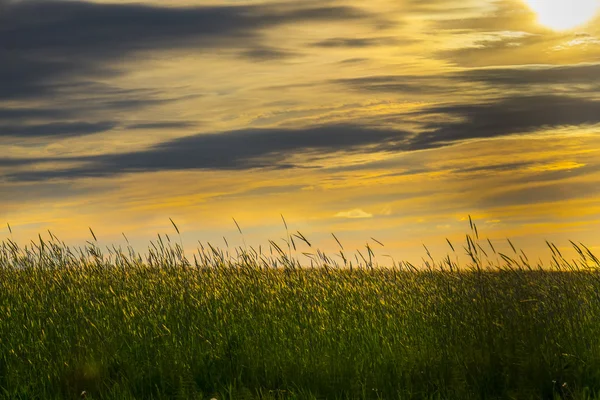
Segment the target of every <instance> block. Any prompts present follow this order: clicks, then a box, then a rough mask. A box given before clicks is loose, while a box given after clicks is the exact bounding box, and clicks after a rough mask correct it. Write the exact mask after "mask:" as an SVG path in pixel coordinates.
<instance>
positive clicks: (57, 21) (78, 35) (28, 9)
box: [0, 0, 372, 100]
mask: <svg viewBox="0 0 600 400" xmlns="http://www.w3.org/2000/svg"><path fill="white" fill-rule="evenodd" d="M371 17H372V16H370V15H368V14H366V13H364V12H362V11H360V10H359V9H356V8H351V7H342V6H319V7H310V6H308V7H307V6H304V7H294V6H290V5H279V6H277V5H268V6H267V5H262V6H261V5H254V6H251V5H237V6H223V7H156V6H150V5H141V4H134V3H127V4H117V3H113V4H111V3H91V2H85V1H56V0H49V1H46V0H31V1H19V2H4V3H3V4H2V13H0V59H1V60H2V63H0V81H1V82H2V85H1V86H0V100H1V99H18V98H31V97H38V96H43V95H51V94H53V93H55V92H56V91H57V90H60V89H61V88H64V87H65V86H67V87H68V85H69V83H72V82H73V81H76V80H77V78H82V77H89V76H111V75H115V74H119V73H120V71H119V70H118V69H117V67H116V66H115V65H113V64H112V63H113V62H114V61H116V60H118V61H119V63H118V64H119V65H123V61H124V60H127V57H128V56H131V55H132V54H134V53H136V54H139V53H141V52H147V51H156V50H173V49H184V48H190V49H194V51H202V50H207V49H214V48H219V49H223V48H229V49H233V50H239V52H240V53H241V54H242V55H243V56H246V57H256V58H259V59H261V60H264V59H265V57H266V56H269V57H270V58H273V56H274V55H281V54H283V52H281V51H277V50H276V49H268V51H267V50H265V47H264V46H262V43H261V38H262V33H263V32H264V31H265V30H267V29H269V28H272V27H275V26H278V25H283V24H292V23H299V22H309V21H346V20H357V19H361V18H363V19H369V18H371ZM261 49H262V50H261Z"/></svg>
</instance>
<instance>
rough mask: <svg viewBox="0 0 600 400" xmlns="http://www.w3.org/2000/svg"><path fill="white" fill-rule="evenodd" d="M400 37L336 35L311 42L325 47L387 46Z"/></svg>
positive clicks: (395, 42) (406, 41)
mask: <svg viewBox="0 0 600 400" xmlns="http://www.w3.org/2000/svg"><path fill="white" fill-rule="evenodd" d="M413 42H414V41H408V40H405V41H403V44H406V43H413ZM397 43H398V39H396V38H393V37H363V38H356V37H334V38H329V39H325V40H321V41H318V42H314V43H312V44H311V46H313V47H324V48H338V47H339V48H344V47H347V48H366V47H375V46H385V45H393V44H397Z"/></svg>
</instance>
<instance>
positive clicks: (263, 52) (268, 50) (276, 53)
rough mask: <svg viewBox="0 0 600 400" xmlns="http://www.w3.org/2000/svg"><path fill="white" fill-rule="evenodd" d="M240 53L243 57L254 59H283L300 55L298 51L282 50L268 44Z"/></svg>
mask: <svg viewBox="0 0 600 400" xmlns="http://www.w3.org/2000/svg"><path fill="white" fill-rule="evenodd" d="M240 54H241V55H242V56H243V57H246V58H249V59H251V60H253V61H274V60H283V59H286V58H291V57H294V56H297V55H298V53H296V52H293V51H289V50H282V49H277V48H273V47H267V46H261V47H256V48H253V49H249V50H244V51H242V52H241V53H240Z"/></svg>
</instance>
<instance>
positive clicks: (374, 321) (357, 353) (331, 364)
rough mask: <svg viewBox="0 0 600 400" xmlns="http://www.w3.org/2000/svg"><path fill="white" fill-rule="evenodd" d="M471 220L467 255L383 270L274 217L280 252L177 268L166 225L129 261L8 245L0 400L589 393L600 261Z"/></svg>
mask: <svg viewBox="0 0 600 400" xmlns="http://www.w3.org/2000/svg"><path fill="white" fill-rule="evenodd" d="M171 222H172V223H173V226H174V228H175V229H176V230H177V233H178V234H179V229H178V228H177V225H175V223H174V222H173V221H171ZM284 223H285V220H284ZM236 224H237V223H236ZM470 224H471V233H470V234H468V235H467V236H466V239H465V245H464V248H463V250H464V251H465V252H466V254H467V255H468V257H469V263H468V264H466V265H458V263H457V261H454V260H453V259H452V258H451V257H450V255H448V256H447V257H446V258H445V259H443V260H441V261H439V262H438V261H435V260H434V259H433V257H431V254H430V253H429V251H428V250H427V248H425V249H426V252H427V254H428V259H424V265H423V267H422V268H418V267H416V266H414V265H412V264H410V263H406V262H396V261H393V263H392V265H391V266H388V267H381V266H379V265H377V263H376V261H375V252H374V250H373V249H372V247H371V246H370V245H369V244H367V245H366V253H365V254H362V253H360V255H361V258H362V260H361V259H359V258H358V257H357V258H356V260H357V262H356V263H355V264H353V263H352V260H351V259H350V258H349V257H348V256H347V253H345V252H344V248H343V246H342V244H341V243H340V242H339V241H338V240H337V238H335V235H334V238H335V239H336V241H337V242H338V244H339V247H340V253H339V255H340V257H338V258H340V259H341V264H338V262H337V261H336V260H335V259H334V258H333V257H329V256H327V255H325V254H324V253H323V252H321V251H318V250H314V249H313V248H312V246H311V243H310V242H309V241H308V240H307V239H306V238H305V237H304V236H303V235H302V234H301V233H300V232H297V233H296V234H290V232H289V230H288V229H287V224H286V239H285V243H286V246H287V248H285V249H282V248H281V246H279V245H278V244H277V243H275V242H271V245H270V249H269V251H268V253H269V254H265V253H264V252H263V250H262V248H259V249H258V250H256V249H254V248H248V247H247V246H246V245H244V246H243V247H241V248H236V249H235V252H233V251H230V250H229V246H228V244H227V242H226V244H227V250H226V251H224V250H222V249H219V248H217V247H215V246H213V245H212V244H210V243H207V244H206V245H204V244H200V247H199V248H198V251H197V253H196V254H194V255H193V260H191V261H190V260H188V259H187V258H186V256H185V254H184V252H183V247H182V245H181V240H180V243H176V244H175V245H173V244H172V243H171V241H170V238H169V236H168V235H164V238H163V236H161V235H158V239H157V241H155V242H152V243H151V245H150V246H149V248H148V252H147V254H146V255H145V257H142V256H141V255H140V254H139V253H136V252H135V250H134V249H133V248H132V247H131V246H130V245H129V244H128V247H127V248H126V249H122V248H120V247H115V246H112V247H110V248H106V249H104V250H103V249H101V248H100V247H99V246H98V242H97V241H96V240H95V235H94V233H93V231H91V232H92V236H93V237H94V240H93V241H90V242H88V243H87V245H86V246H85V248H83V249H72V248H69V247H68V246H67V245H65V243H63V242H61V241H59V240H58V239H57V238H56V237H55V236H54V235H53V234H52V233H49V234H50V238H49V239H47V240H45V239H44V238H42V237H41V236H40V237H39V241H36V242H31V243H30V244H28V245H26V246H24V247H20V246H19V245H18V244H17V243H15V242H14V241H13V240H12V239H7V240H5V241H4V242H2V243H1V244H0V397H1V398H6V399H31V398H39V399H62V398H73V399H75V398H81V397H82V396H84V397H86V398H88V399H89V398H94V399H114V398H123V399H167V398H185V399H192V398H197V399H200V398H207V399H208V398H217V399H239V398H248V399H250V398H267V399H280V398H292V399H323V398H326V399H465V400H469V399H598V398H600V340H598V339H599V338H600V323H599V322H600V320H599V317H600V273H599V267H600V262H599V260H598V258H597V257H596V256H595V255H594V254H592V253H591V252H590V251H589V249H588V248H587V247H585V246H584V245H582V244H576V243H572V245H573V246H574V248H575V250H576V251H577V253H578V255H579V259H577V260H569V261H568V260H566V259H565V258H564V257H563V256H562V254H561V253H560V252H559V251H558V248H557V247H556V246H554V245H553V244H550V243H548V247H549V249H550V251H551V253H552V262H551V265H548V266H542V265H539V264H538V265H532V264H531V263H530V262H529V260H528V259H527V257H526V256H525V254H524V253H522V252H519V251H517V249H515V247H514V246H513V245H512V243H510V246H511V248H512V251H513V253H512V254H503V253H498V252H496V249H495V248H494V247H493V246H492V243H491V242H490V241H489V240H480V239H479V233H478V232H477V228H476V226H475V224H473V222H472V221H470ZM238 229H239V226H238ZM240 233H241V229H240ZM125 238H126V237H125ZM294 238H296V239H297V241H298V244H300V242H302V243H304V244H305V245H306V246H308V251H306V252H304V255H305V256H307V257H308V258H309V259H310V260H311V262H310V264H311V265H312V268H310V267H308V266H307V265H302V264H301V262H300V261H299V260H298V259H297V256H296V255H297V253H298V252H299V250H298V246H297V243H296V241H294ZM126 240H127V238H126ZM373 240H374V241H375V242H376V243H378V244H380V245H383V244H382V243H380V242H379V241H377V240H375V239H373ZM448 245H449V247H450V248H451V250H452V252H453V253H456V251H455V249H456V248H458V247H455V246H454V245H453V244H452V243H451V242H450V241H448ZM454 258H456V257H454ZM307 267H308V268H307ZM83 392H85V393H83ZM82 393H83V394H82Z"/></svg>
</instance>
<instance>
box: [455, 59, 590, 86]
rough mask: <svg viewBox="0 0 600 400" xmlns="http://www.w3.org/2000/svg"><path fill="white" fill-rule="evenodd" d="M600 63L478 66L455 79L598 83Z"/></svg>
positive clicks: (523, 83)
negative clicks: (505, 66)
mask: <svg viewBox="0 0 600 400" xmlns="http://www.w3.org/2000/svg"><path fill="white" fill-rule="evenodd" d="M599 76H600V64H574V65H559V66H550V65H546V66H539V65H538V66H536V65H532V66H527V65H524V66H519V67H512V68H478V69H469V70H464V71H462V72H459V73H457V74H454V76H453V77H454V78H455V79H460V80H464V81H471V82H483V83H488V84H494V85H507V86H530V85H540V84H543V85H560V84H598V83H599V79H598V77H599Z"/></svg>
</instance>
